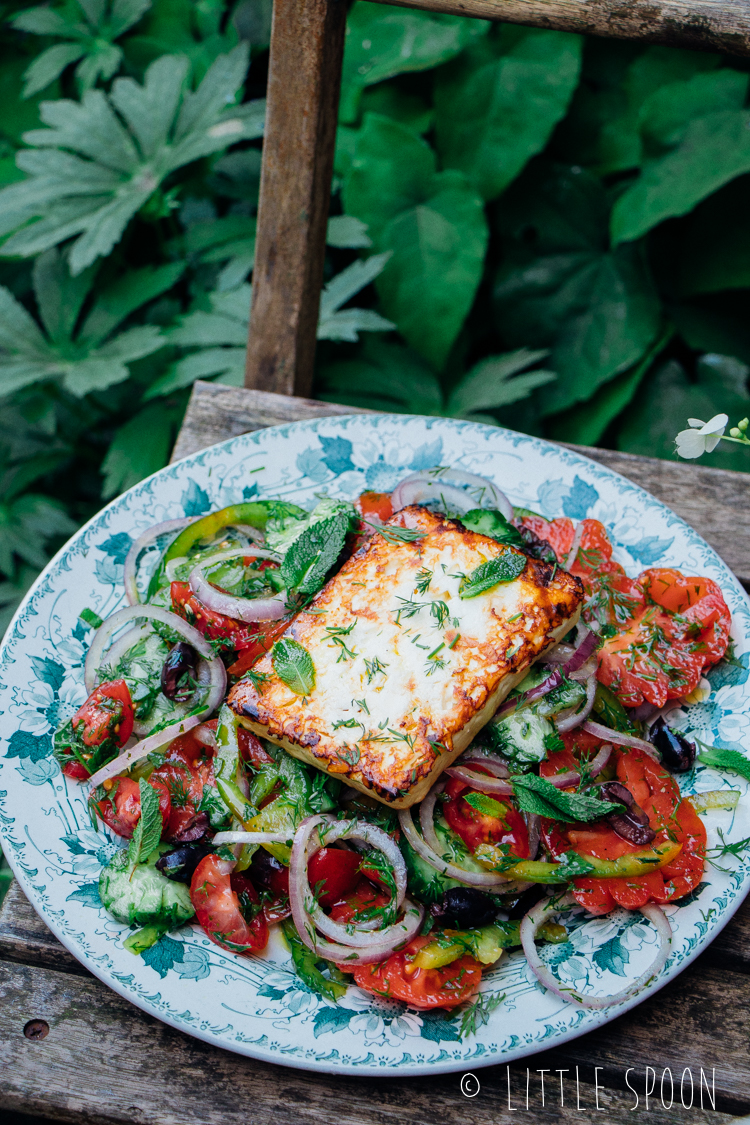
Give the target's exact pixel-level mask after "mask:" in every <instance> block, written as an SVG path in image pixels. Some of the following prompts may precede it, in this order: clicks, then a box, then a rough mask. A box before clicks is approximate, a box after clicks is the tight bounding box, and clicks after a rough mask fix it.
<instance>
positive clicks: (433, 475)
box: [391, 468, 513, 522]
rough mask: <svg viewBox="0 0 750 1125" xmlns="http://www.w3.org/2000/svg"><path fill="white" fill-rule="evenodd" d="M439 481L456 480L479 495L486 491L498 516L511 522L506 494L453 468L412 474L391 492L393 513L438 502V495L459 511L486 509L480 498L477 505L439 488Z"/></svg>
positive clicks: (464, 494)
mask: <svg viewBox="0 0 750 1125" xmlns="http://www.w3.org/2000/svg"><path fill="white" fill-rule="evenodd" d="M442 479H449V480H456V481H459V482H460V483H461V484H469V485H472V486H473V487H474V488H480V489H482V491H484V490H487V491H488V492H489V497H490V500H491V501H492V505H493V506H494V507H495V508H497V510H498V511H499V512H502V514H503V515H504V516H505V518H506V519H507V520H508V521H509V522H512V520H513V505H512V504H511V502H510V500H509V499H508V497H507V496H506V495H505V493H504V492H501V491H500V489H499V488H498V487H497V486H496V485H495V484H493V483H492V481H490V480H487V479H486V477H480V476H477V474H476V473H467V472H466V471H465V470H464V469H453V468H435V469H425V470H423V471H422V472H419V473H414V474H413V476H410V477H406V479H405V480H402V481H401V483H400V484H398V485H396V488H395V489H394V490H393V494H392V496H391V504H392V506H393V510H394V512H398V511H400V509H401V508H406V507H407V506H408V505H409V504H419V503H421V502H422V501H423V500H425V499H427V500H435V499H439V498H440V494H441V492H442V494H443V495H444V496H445V499H446V500H448V501H450V503H451V504H452V505H453V507H454V508H457V509H458V510H459V511H463V512H469V511H471V509H472V508H477V507H485V504H484V502H483V501H484V497H480V499H479V500H478V501H477V500H472V498H471V496H469V494H468V493H467V492H464V491H463V489H458V488H452V487H451V486H450V485H447V486H446V485H442V484H441V480H442ZM419 484H425V485H427V490H426V491H424V492H418V491H417V489H416V486H417V485H419ZM412 486H414V487H412Z"/></svg>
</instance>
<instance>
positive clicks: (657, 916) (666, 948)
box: [521, 894, 672, 1011]
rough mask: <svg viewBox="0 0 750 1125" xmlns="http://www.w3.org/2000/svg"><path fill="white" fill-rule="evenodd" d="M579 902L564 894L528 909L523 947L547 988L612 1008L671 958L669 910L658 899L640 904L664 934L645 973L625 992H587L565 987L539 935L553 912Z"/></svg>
mask: <svg viewBox="0 0 750 1125" xmlns="http://www.w3.org/2000/svg"><path fill="white" fill-rule="evenodd" d="M574 902H575V900H574V898H573V896H572V895H571V894H567V895H565V896H564V897H563V898H547V899H542V901H541V902H538V903H537V904H536V906H535V907H534V908H533V909H532V910H530V911H529V912H528V914H527V915H526V916H525V918H524V919H523V921H522V922H521V944H522V946H523V951H524V953H525V954H526V960H527V961H528V963H529V968H530V969H531V971H532V972H533V973H534V975H535V976H536V978H537V980H538V981H539V982H540V984H543V985H544V987H545V988H546V989H548V990H549V991H550V992H553V993H554V994H555V996H559V997H560V998H561V999H562V1000H567V1001H571V1002H573V1003H574V1004H579V1005H580V1006H581V1007H582V1008H593V1009H598V1010H599V1011H601V1010H602V1009H604V1008H611V1007H612V1006H613V1005H614V1004H622V1003H623V1002H624V1001H625V1000H629V999H630V998H631V996H634V995H635V993H636V992H638V990H639V989H640V988H642V987H643V986H644V985H645V984H648V982H649V981H650V980H653V978H654V977H656V976H657V975H658V974H659V973H660V972H661V970H662V969H663V968H664V966H665V965H666V963H667V961H668V960H669V954H670V951H671V947H672V927H671V926H670V924H669V920H668V919H667V916H666V914H665V913H664V911H663V910H662V909H661V907H659V906H657V905H656V904H655V903H648V904H647V905H646V906H642V907H641V908H640V910H641V914H643V916H644V917H645V918H648V920H649V922H651V924H652V925H653V926H655V927H656V930H657V933H658V935H659V937H660V938H661V941H660V943H659V950H658V952H657V955H656V957H655V958H654V960H653V961H652V963H651V965H650V966H649V967H648V969H646V971H645V972H644V973H641V975H640V976H639V977H638V979H637V980H635V981H633V983H632V984H629V985H628V987H627V988H624V989H623V990H622V991H621V992H616V993H615V994H614V996H583V995H581V994H580V993H578V992H574V991H573V989H572V988H568V989H565V988H563V987H562V986H561V984H560V982H559V981H558V980H557V978H556V977H555V976H554V975H553V973H552V971H551V970H550V969H549V968H548V967H547V965H546V964H545V963H544V961H543V960H542V958H541V957H540V955H539V952H538V950H537V947H536V941H535V938H536V935H537V932H538V930H539V927H540V926H541V925H542V923H543V922H545V921H546V919H547V918H548V917H549V916H550V915H551V914H559V913H560V911H561V910H563V909H564V908H565V907H566V906H570V905H572V904H573V903H574Z"/></svg>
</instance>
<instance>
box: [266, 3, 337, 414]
mask: <svg viewBox="0 0 750 1125" xmlns="http://www.w3.org/2000/svg"><path fill="white" fill-rule="evenodd" d="M345 25H346V3H345V0H275V3H274V6H273V26H272V31H271V56H270V70H269V75H268V95H267V96H268V109H267V114H266V130H265V137H264V141H263V166H262V171H261V183H260V204H259V208H258V239H257V243H256V247H255V266H254V269H253V303H252V313H251V318H250V336H249V344H248V350H247V368H246V375H245V385H246V386H247V387H255V388H257V389H258V390H265V391H278V392H280V393H282V394H295V393H296V394H308V393H309V391H310V388H311V386H312V375H313V362H314V359H315V336H316V330H317V325H318V307H319V303H320V290H321V286H322V283H323V259H324V255H325V239H326V225H327V221H328V205H329V201H330V196H331V175H332V172H333V150H334V145H335V140H336V121H337V116H338V101H339V87H340V83H341V60H342V58H343V53H344V31H345Z"/></svg>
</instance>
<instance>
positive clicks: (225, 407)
mask: <svg viewBox="0 0 750 1125" xmlns="http://www.w3.org/2000/svg"><path fill="white" fill-rule="evenodd" d="M357 413H362V411H357V410H355V409H354V408H353V407H350V406H339V405H336V404H334V403H330V402H315V401H313V400H311V399H299V398H293V397H290V396H285V395H273V394H265V395H259V392H257V391H249V390H243V389H242V388H236V387H223V386H220V385H216V384H213V383H201V382H198V383H196V384H195V387H194V389H193V393H192V397H191V399H190V403H189V405H188V409H187V413H186V415H185V419H184V421H183V424H182V429H181V431H180V435H179V437H178V439H177V444H176V445H175V450H174V456H173V460H176V459H177V458H179V457H186V456H187V455H188V454H190V453H196V452H197V451H198V450H199V449H205V448H206V447H207V446H209V445H214V444H215V443H216V442H219V441H225V440H226V439H227V438H229V437H235V436H236V435H237V434H241V433H245V432H247V431H250V430H257V429H261V428H262V427H264V426H276V425H280V424H282V423H285V422H296V421H301V420H302V419H305V418H323V417H327V416H332V415H341V414H357ZM568 448H570V449H575V451H576V452H577V453H581V454H583V456H585V457H590V458H591V459H592V460H594V461H598V462H599V463H600V464H601V465H606V467H607V468H608V469H613V470H614V471H615V472H617V473H621V474H622V475H623V476H624V477H627V478H628V479H629V480H632V481H633V482H634V483H635V484H638V485H640V486H641V488H645V489H646V491H647V492H650V493H651V494H652V495H653V496H656V498H657V499H658V500H661V501H662V502H663V503H664V504H666V505H667V506H668V507H670V508H671V509H672V511H674V512H676V513H677V515H678V516H681V517H682V519H684V520H685V521H686V523H689V524H690V526H691V527H694V528H695V530H696V531H697V532H698V534H699V535H702V536H703V538H704V539H705V540H706V541H707V542H708V543H710V544H711V546H712V547H713V548H714V550H715V551H717V552H718V554H719V555H721V557H722V558H723V559H724V562H725V563H726V564H727V565H728V566H729V568H730V570H732V571H734V573H735V574H736V575H737V577H738V578H739V580H740V581H741V582H742V583H743V584H744V585H745V586H746V587H749V588H750V524H748V521H747V520H746V519H745V518H744V513H745V512H746V511H748V510H750V473H734V472H728V471H727V470H724V469H708V468H706V467H705V466H703V465H693V464H686V463H685V462H679V461H662V460H658V459H657V458H655V457H636V456H634V455H633V454H630V453H619V452H617V451H615V450H611V449H591V448H589V447H584V446H572V445H571V446H569V447H568Z"/></svg>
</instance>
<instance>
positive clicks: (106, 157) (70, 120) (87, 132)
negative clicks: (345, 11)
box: [0, 45, 264, 274]
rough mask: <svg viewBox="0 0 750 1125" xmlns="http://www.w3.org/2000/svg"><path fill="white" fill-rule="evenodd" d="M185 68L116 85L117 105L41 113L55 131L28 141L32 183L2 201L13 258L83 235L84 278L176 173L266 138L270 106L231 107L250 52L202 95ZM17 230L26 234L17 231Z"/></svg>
mask: <svg viewBox="0 0 750 1125" xmlns="http://www.w3.org/2000/svg"><path fill="white" fill-rule="evenodd" d="M187 70H188V62H187V59H184V58H178V57H169V56H167V57H164V58H162V59H159V60H157V62H155V63H153V64H152V65H151V66H150V67H149V69H148V71H147V73H146V78H145V82H144V84H143V86H140V85H139V84H138V83H136V82H135V81H133V79H131V78H118V79H117V80H116V81H115V83H114V85H113V87H112V93H111V95H110V96H109V97H107V95H105V94H104V93H103V92H102V91H101V90H89V91H88V92H87V93H86V94H85V95H84V97H83V100H82V101H81V102H73V101H68V100H66V99H60V100H59V101H56V102H43V103H42V110H41V113H42V120H43V121H44V123H45V124H46V125H48V126H49V128H47V129H36V130H32V131H31V132H30V133H26V134H25V137H24V139H25V141H26V142H27V144H29V145H32V146H35V147H34V148H30V149H25V150H22V151H21V152H19V154H18V157H17V163H18V166H19V168H21V169H23V170H24V171H25V172H28V173H29V178H28V179H27V180H25V181H23V182H21V183H18V184H11V185H10V187H7V188H4V189H3V190H2V191H0V233H2V234H5V233H8V232H10V231H14V230H15V233H14V234H11V236H10V238H8V239H7V240H6V241H5V243H4V244H3V247H2V253H3V254H5V255H21V256H22V257H31V256H33V255H35V254H38V253H40V252H41V251H43V250H46V249H48V248H49V247H50V246H55V245H57V244H59V243H60V242H62V241H65V240H66V239H68V238H71V237H72V236H74V235H78V236H79V237H77V238H76V240H75V242H74V243H73V247H72V250H71V253H70V269H71V273H73V274H78V273H80V272H81V271H82V270H84V269H85V268H86V267H87V266H89V265H91V263H92V262H94V261H95V260H96V259H97V258H99V257H102V256H103V255H106V254H109V253H110V251H111V250H112V248H113V246H114V245H115V244H116V243H117V242H118V241H119V239H120V238H121V237H122V235H123V232H124V230H125V228H126V226H127V225H128V223H129V221H130V219H132V217H133V216H134V215H135V213H136V212H137V211H138V210H140V208H142V207H143V206H144V205H145V204H146V203H147V202H148V201H149V199H151V197H152V196H153V195H154V193H155V192H157V191H158V189H159V186H160V184H161V183H162V181H163V180H164V179H165V177H166V176H167V175H169V173H170V172H173V171H174V170H175V169H177V168H180V167H182V166H183V165H185V164H189V163H191V162H192V161H194V160H197V159H199V158H200V157H202V156H207V155H209V154H210V153H212V152H216V151H218V150H220V149H223V148H226V147H227V145H229V144H232V143H233V142H235V141H238V140H242V139H243V138H247V137H257V136H259V135H260V134H261V133H262V130H263V114H264V103H263V102H248V103H246V104H244V105H237V106H234V107H233V108H229V109H228V108H227V107H228V106H232V103H233V101H234V100H235V98H236V96H237V95H238V92H239V91H240V89H241V87H242V84H243V82H244V79H245V72H246V70H247V48H246V47H245V46H244V45H241V46H239V47H237V48H236V49H235V50H234V51H232V52H231V53H230V54H229V55H222V56H220V57H219V58H218V59H217V60H216V62H214V64H213V65H212V66H211V68H210V70H209V71H208V73H207V74H206V77H205V78H204V79H203V81H202V82H201V84H200V86H199V87H198V88H197V89H196V90H195V91H194V92H193V91H191V90H189V89H186V88H185V81H186V77H187ZM17 228H18V229H17Z"/></svg>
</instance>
